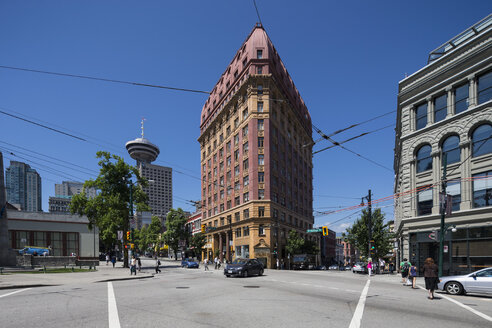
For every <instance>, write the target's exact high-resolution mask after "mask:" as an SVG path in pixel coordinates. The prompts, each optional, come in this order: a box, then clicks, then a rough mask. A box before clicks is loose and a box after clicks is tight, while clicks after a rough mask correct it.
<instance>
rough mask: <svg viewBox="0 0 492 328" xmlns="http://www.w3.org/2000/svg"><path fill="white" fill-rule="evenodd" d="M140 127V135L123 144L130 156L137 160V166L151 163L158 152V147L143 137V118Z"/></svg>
mask: <svg viewBox="0 0 492 328" xmlns="http://www.w3.org/2000/svg"><path fill="white" fill-rule="evenodd" d="M141 129H142V137H141V138H137V139H135V140H131V141H128V142H127V143H126V145H125V147H126V150H127V151H128V153H129V154H130V156H131V158H133V159H134V160H136V161H137V166H138V164H140V163H152V162H153V161H155V160H156V158H157V156H159V153H160V150H159V147H157V146H156V145H154V144H153V143H152V142H150V141H149V140H148V139H145V138H144V120H142V126H141Z"/></svg>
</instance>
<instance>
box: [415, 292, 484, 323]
mask: <svg viewBox="0 0 492 328" xmlns="http://www.w3.org/2000/svg"><path fill="white" fill-rule="evenodd" d="M417 287H418V288H420V289H423V290H425V291H427V289H425V288H424V287H422V286H419V285H417ZM439 297H442V298H444V299H446V300H448V301H450V302H453V303H454V304H456V305H458V306H461V307H462V308H463V309H466V310H468V311H470V312H471V313H474V314H476V315H478V316H479V317H481V318H483V319H485V320H488V321H490V322H492V317H489V316H488V315H486V314H484V313H482V312H480V311H477V310H475V309H473V308H471V307H469V306H468V305H465V304H463V303H461V302H458V301H457V300H455V299H452V298H451V297H449V296H446V295H443V294H439Z"/></svg>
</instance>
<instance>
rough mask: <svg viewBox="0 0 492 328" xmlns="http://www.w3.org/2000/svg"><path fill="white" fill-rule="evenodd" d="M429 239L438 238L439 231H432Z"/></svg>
mask: <svg viewBox="0 0 492 328" xmlns="http://www.w3.org/2000/svg"><path fill="white" fill-rule="evenodd" d="M429 239H432V240H437V231H432V232H431V233H430V234H429Z"/></svg>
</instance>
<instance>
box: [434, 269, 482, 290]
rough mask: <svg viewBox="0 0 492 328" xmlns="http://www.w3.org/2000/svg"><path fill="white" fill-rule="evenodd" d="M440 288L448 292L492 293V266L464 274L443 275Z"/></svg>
mask: <svg viewBox="0 0 492 328" xmlns="http://www.w3.org/2000/svg"><path fill="white" fill-rule="evenodd" d="M437 287H438V289H441V290H443V291H445V292H446V293H448V294H452V295H459V294H465V293H479V294H492V268H486V269H482V270H478V271H475V272H472V273H469V274H465V275H462V276H449V277H442V278H441V282H440V283H439V284H438V285H437Z"/></svg>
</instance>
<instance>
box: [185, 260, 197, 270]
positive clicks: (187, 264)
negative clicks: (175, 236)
mask: <svg viewBox="0 0 492 328" xmlns="http://www.w3.org/2000/svg"><path fill="white" fill-rule="evenodd" d="M181 267H182V268H195V269H198V267H199V264H198V262H196V261H194V260H193V259H188V258H186V259H184V260H182V261H181Z"/></svg>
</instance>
